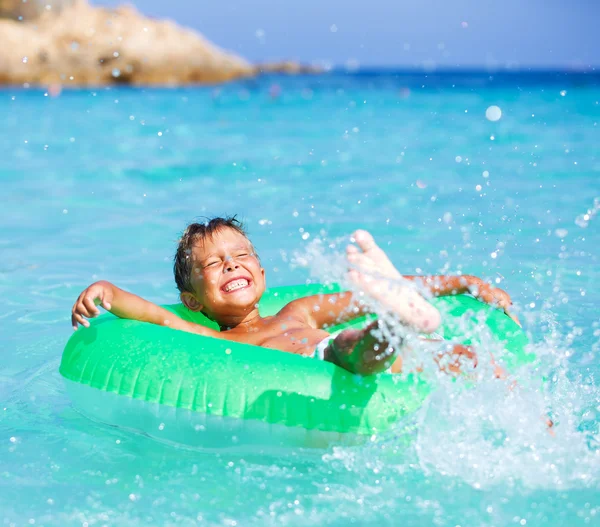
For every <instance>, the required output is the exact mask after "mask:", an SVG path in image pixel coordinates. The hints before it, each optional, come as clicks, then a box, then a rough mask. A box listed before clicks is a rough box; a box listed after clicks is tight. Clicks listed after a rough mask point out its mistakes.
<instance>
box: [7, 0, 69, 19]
mask: <svg viewBox="0 0 600 527" xmlns="http://www.w3.org/2000/svg"><path fill="white" fill-rule="evenodd" d="M75 1H76V0H0V18H12V19H14V20H33V19H35V18H38V17H39V16H41V15H43V14H46V13H49V12H51V13H53V14H58V13H60V12H61V11H62V10H63V9H64V8H66V7H69V6H72V5H73V4H74V3H75Z"/></svg>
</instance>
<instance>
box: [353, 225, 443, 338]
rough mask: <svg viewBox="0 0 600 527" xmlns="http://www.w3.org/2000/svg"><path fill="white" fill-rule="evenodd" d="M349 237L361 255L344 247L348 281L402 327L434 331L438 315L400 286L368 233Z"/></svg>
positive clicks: (437, 322)
mask: <svg viewBox="0 0 600 527" xmlns="http://www.w3.org/2000/svg"><path fill="white" fill-rule="evenodd" d="M353 237H354V239H355V240H356V243H357V244H358V245H359V247H360V248H361V249H362V251H363V252H360V251H359V250H358V249H357V248H356V247H354V246H348V249H347V252H346V254H347V258H348V261H349V262H350V263H351V264H352V265H353V266H354V268H353V269H351V270H350V271H349V273H348V274H349V277H350V280H351V281H352V282H353V283H354V284H356V285H357V286H358V287H360V289H361V290H362V291H363V292H365V293H366V294H367V295H369V296H370V297H372V298H374V299H375V300H377V301H378V302H380V303H381V304H382V305H383V307H385V308H386V309H388V310H390V311H391V312H393V313H395V314H396V315H397V316H398V317H399V318H400V320H401V321H402V322H403V323H405V324H406V325H408V326H411V327H413V328H414V329H416V330H417V331H419V332H422V333H431V332H433V331H435V330H436V329H437V328H438V326H439V325H440V321H441V319H440V313H439V311H438V310H437V309H436V308H435V307H433V306H432V305H431V304H430V303H429V302H427V301H426V300H425V299H424V298H423V297H422V296H421V295H420V294H419V293H418V292H417V291H415V290H414V288H412V287H409V286H407V285H405V284H403V283H402V281H401V280H402V276H401V275H400V273H399V272H398V270H397V269H396V268H395V267H394V264H392V262H391V261H390V259H389V258H388V257H387V255H386V254H385V252H384V251H383V250H382V249H381V248H380V247H378V246H377V244H376V243H375V240H373V237H372V236H371V235H370V234H369V233H368V232H366V231H356V232H355V233H354V236H353Z"/></svg>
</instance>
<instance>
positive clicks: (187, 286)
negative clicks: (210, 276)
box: [173, 216, 252, 293]
mask: <svg viewBox="0 0 600 527" xmlns="http://www.w3.org/2000/svg"><path fill="white" fill-rule="evenodd" d="M222 229H233V230H234V231H236V232H238V233H240V234H241V235H242V236H244V238H246V239H247V240H248V241H249V242H250V239H249V238H248V234H247V233H246V230H245V228H244V224H243V223H242V222H241V221H239V220H238V219H237V218H236V217H235V216H227V217H225V218H220V217H217V218H210V219H208V218H207V220H206V221H205V222H203V223H191V224H190V225H188V226H187V228H186V229H185V231H184V232H183V234H182V235H181V238H180V240H179V243H178V244H177V251H176V253H175V258H174V262H173V273H174V274H175V282H176V283H177V289H179V291H180V292H182V293H183V292H186V291H187V292H188V293H194V289H193V287H192V269H193V266H194V262H193V260H192V249H193V248H194V245H196V244H197V243H198V242H202V241H203V240H205V239H207V238H209V239H210V238H212V237H213V236H214V234H215V233H216V232H218V231H220V230H222ZM250 245H251V246H252V242H250Z"/></svg>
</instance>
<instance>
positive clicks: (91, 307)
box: [83, 296, 100, 318]
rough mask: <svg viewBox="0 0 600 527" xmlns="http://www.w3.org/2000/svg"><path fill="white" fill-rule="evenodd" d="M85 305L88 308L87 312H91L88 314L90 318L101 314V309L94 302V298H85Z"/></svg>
mask: <svg viewBox="0 0 600 527" xmlns="http://www.w3.org/2000/svg"><path fill="white" fill-rule="evenodd" d="M83 305H84V306H85V308H86V309H87V312H88V313H89V315H86V316H87V317H88V318H91V317H97V316H98V315H99V314H100V310H99V309H98V308H97V307H96V304H95V303H94V299H93V298H91V297H89V296H86V297H85V298H84V299H83Z"/></svg>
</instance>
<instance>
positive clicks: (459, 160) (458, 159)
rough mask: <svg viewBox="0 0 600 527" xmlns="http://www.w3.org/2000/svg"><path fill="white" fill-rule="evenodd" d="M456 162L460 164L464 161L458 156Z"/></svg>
mask: <svg viewBox="0 0 600 527" xmlns="http://www.w3.org/2000/svg"><path fill="white" fill-rule="evenodd" d="M454 161H456V162H457V163H460V162H461V161H462V157H461V156H456V157H455V158H454Z"/></svg>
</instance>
